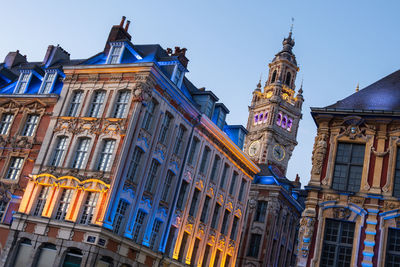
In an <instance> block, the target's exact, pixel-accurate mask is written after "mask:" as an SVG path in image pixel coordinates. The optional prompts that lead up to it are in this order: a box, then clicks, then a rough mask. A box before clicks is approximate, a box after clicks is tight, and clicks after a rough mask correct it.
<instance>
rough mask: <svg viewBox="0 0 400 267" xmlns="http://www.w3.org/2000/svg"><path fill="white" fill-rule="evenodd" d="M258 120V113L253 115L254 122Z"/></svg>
mask: <svg viewBox="0 0 400 267" xmlns="http://www.w3.org/2000/svg"><path fill="white" fill-rule="evenodd" d="M257 122H258V114H257V115H255V116H254V124H256V123H257Z"/></svg>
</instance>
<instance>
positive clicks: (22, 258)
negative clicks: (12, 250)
mask: <svg viewBox="0 0 400 267" xmlns="http://www.w3.org/2000/svg"><path fill="white" fill-rule="evenodd" d="M31 253H32V242H31V240H29V239H27V238H24V239H23V240H22V241H21V242H20V243H19V246H18V252H17V256H16V257H15V261H14V266H29V265H30V263H31V262H32V258H31Z"/></svg>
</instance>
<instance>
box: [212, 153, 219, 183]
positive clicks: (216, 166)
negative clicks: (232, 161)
mask: <svg viewBox="0 0 400 267" xmlns="http://www.w3.org/2000/svg"><path fill="white" fill-rule="evenodd" d="M220 163H221V158H220V157H219V156H218V155H215V157H214V163H213V165H212V168H211V175H210V179H211V181H215V178H216V176H217V173H218V170H219V164H220Z"/></svg>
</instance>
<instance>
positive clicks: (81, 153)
mask: <svg viewBox="0 0 400 267" xmlns="http://www.w3.org/2000/svg"><path fill="white" fill-rule="evenodd" d="M89 143H90V139H89V138H80V139H79V141H78V146H77V148H76V152H75V158H74V161H73V162H72V166H71V167H72V168H76V169H81V168H82V167H83V164H84V163H85V160H86V156H87V152H88V150H89Z"/></svg>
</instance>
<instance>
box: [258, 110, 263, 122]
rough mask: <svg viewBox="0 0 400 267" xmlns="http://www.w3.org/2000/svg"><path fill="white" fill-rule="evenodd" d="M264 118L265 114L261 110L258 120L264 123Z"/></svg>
mask: <svg viewBox="0 0 400 267" xmlns="http://www.w3.org/2000/svg"><path fill="white" fill-rule="evenodd" d="M263 118H264V114H263V113H262V112H261V113H260V116H258V122H259V123H262V120H263Z"/></svg>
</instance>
